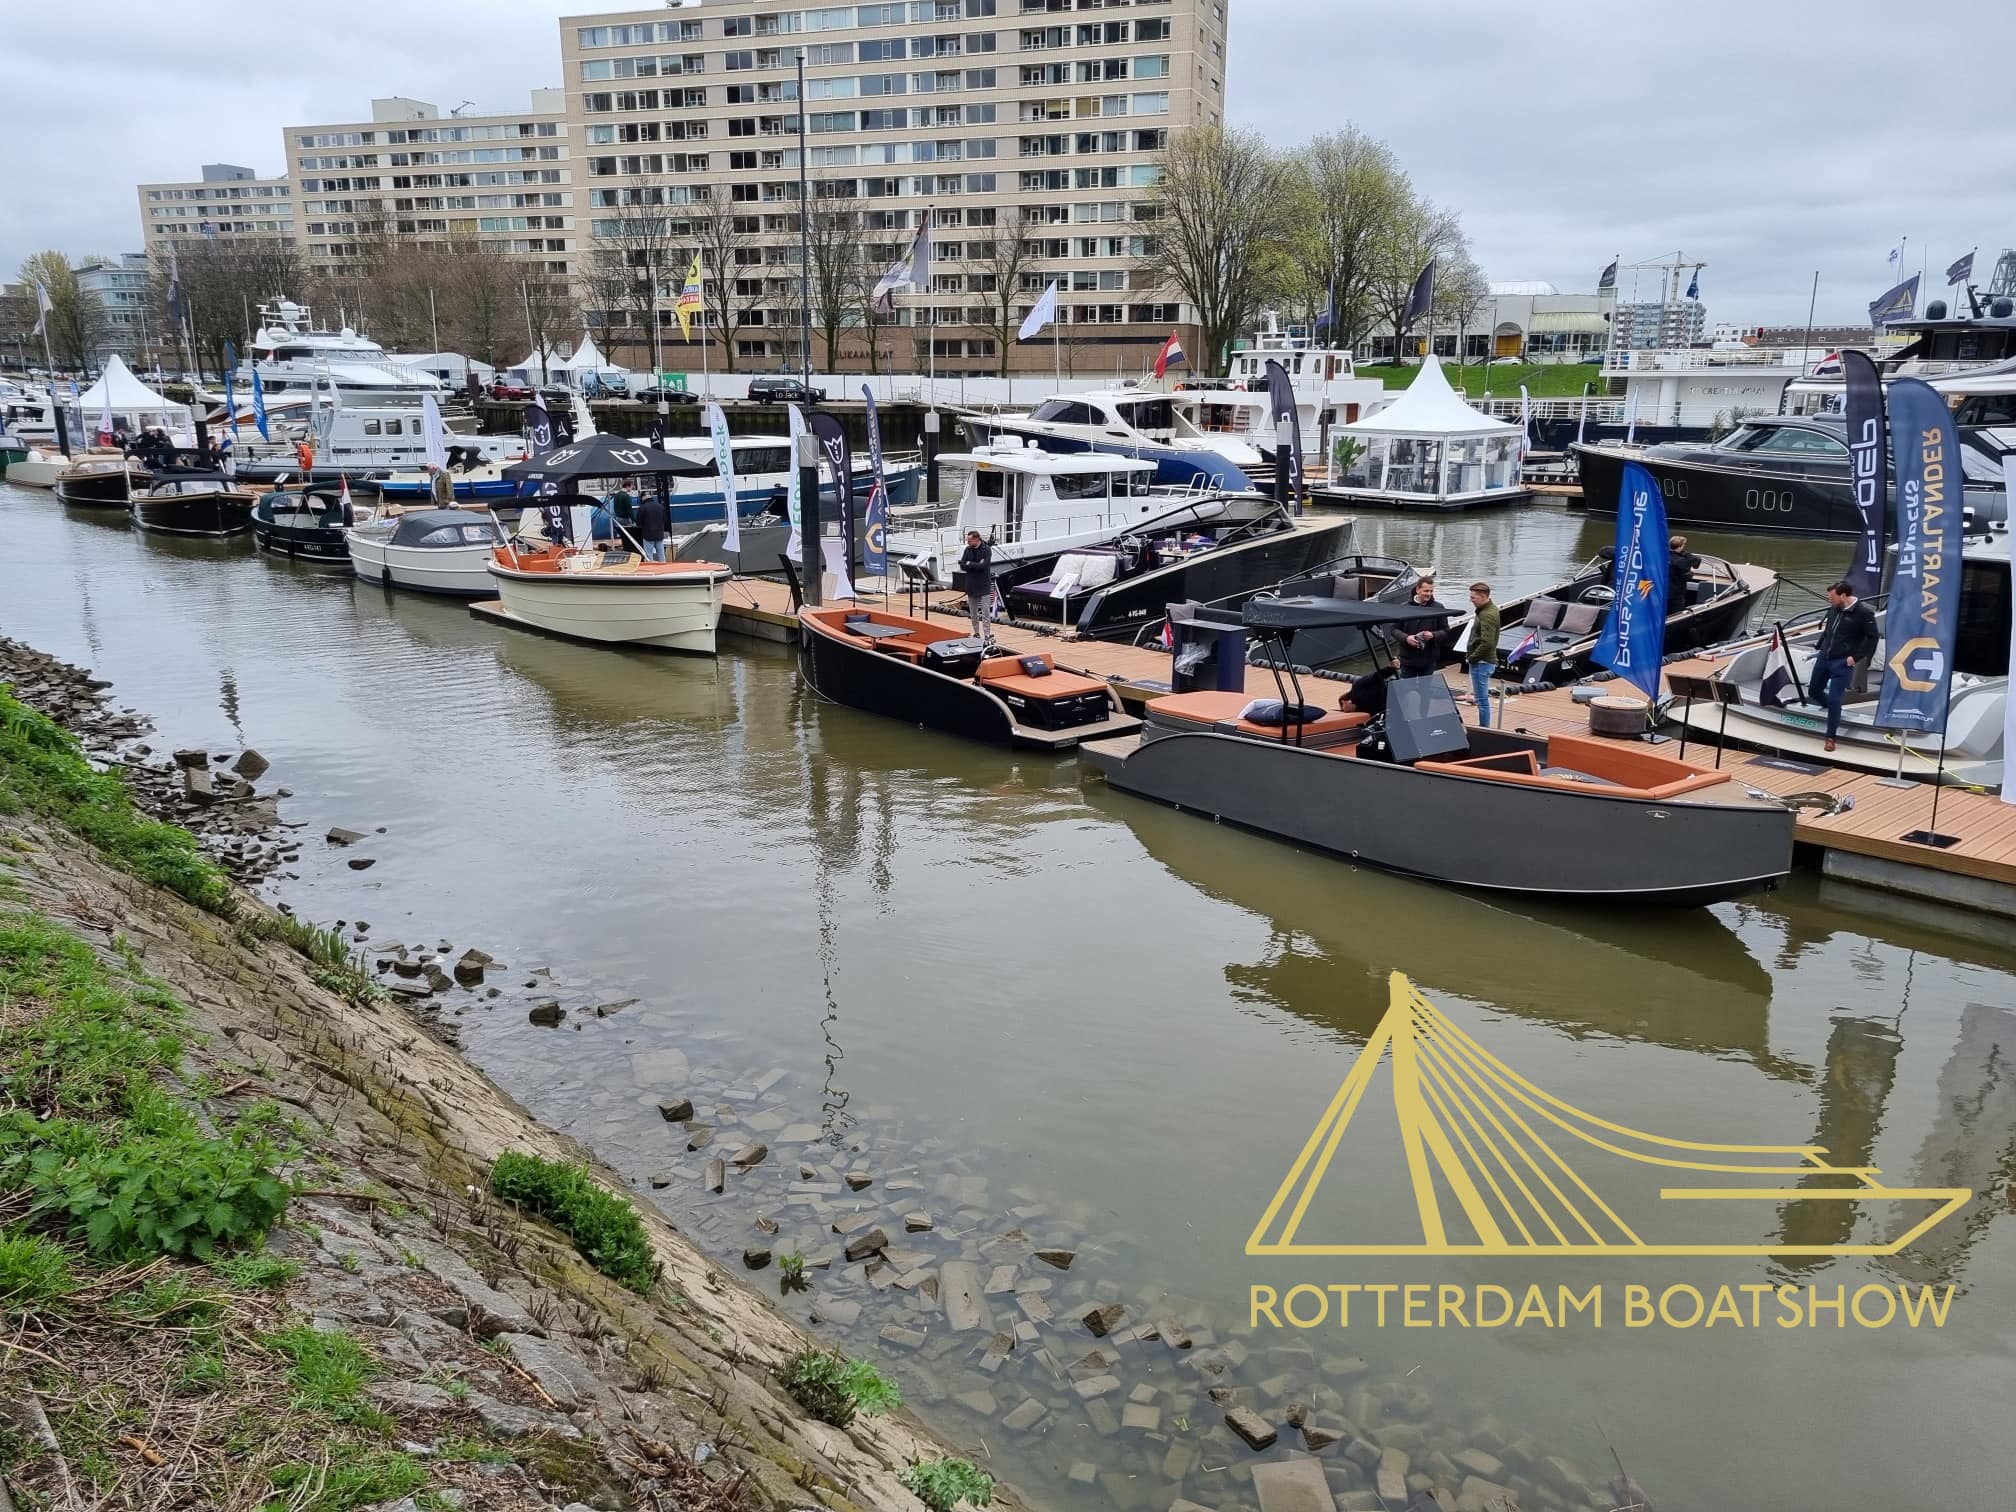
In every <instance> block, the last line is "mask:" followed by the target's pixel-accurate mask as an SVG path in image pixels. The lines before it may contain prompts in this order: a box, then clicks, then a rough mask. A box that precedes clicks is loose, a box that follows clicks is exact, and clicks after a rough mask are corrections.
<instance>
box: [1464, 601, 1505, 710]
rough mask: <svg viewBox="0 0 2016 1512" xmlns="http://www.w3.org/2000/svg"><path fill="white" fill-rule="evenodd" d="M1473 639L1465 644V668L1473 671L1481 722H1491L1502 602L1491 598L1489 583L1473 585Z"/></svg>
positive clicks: (1473, 686)
mask: <svg viewBox="0 0 2016 1512" xmlns="http://www.w3.org/2000/svg"><path fill="white" fill-rule="evenodd" d="M1470 608H1471V612H1472V614H1473V618H1472V619H1471V621H1470V639H1469V641H1468V642H1467V643H1466V644H1465V646H1464V648H1463V668H1464V670H1465V671H1467V672H1468V673H1469V674H1470V691H1471V693H1472V694H1473V695H1474V696H1475V698H1476V700H1477V724H1478V727H1479V728H1480V729H1489V728H1490V726H1491V674H1492V673H1493V672H1496V671H1497V670H1498V631H1499V614H1498V606H1497V605H1496V604H1495V603H1493V602H1492V600H1491V585H1490V584H1489V583H1472V584H1471V585H1470Z"/></svg>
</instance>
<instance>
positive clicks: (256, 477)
mask: <svg viewBox="0 0 2016 1512" xmlns="http://www.w3.org/2000/svg"><path fill="white" fill-rule="evenodd" d="M391 476H392V469H391V468H389V467H362V468H359V467H320V466H318V467H315V468H313V469H311V470H310V471H309V472H308V473H307V474H306V475H305V476H304V475H303V474H302V471H301V468H300V466H299V465H298V464H296V463H289V462H240V463H239V464H238V481H239V482H240V483H277V482H278V481H279V480H280V479H281V478H282V477H285V478H286V480H287V486H288V487H289V488H290V489H299V488H301V487H303V486H304V485H307V484H311V483H327V484H329V485H330V486H331V487H334V486H336V485H338V484H340V483H342V482H343V481H344V480H345V479H348V480H349V483H350V491H351V492H352V493H370V492H375V491H376V489H377V485H378V483H379V481H380V480H382V479H385V478H389V477H391Z"/></svg>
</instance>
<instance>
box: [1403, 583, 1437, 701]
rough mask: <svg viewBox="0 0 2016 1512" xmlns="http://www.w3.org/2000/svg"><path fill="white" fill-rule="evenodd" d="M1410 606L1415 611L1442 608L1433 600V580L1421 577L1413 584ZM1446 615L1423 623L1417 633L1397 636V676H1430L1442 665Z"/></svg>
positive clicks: (1414, 631) (1415, 631)
mask: <svg viewBox="0 0 2016 1512" xmlns="http://www.w3.org/2000/svg"><path fill="white" fill-rule="evenodd" d="M1410 607H1411V608H1415V609H1441V608H1442V604H1441V601H1440V600H1438V599H1437V598H1436V597H1435V580H1434V579H1433V578H1425V577H1424V578H1422V579H1421V580H1420V581H1419V582H1417V583H1416V584H1415V585H1414V597H1413V599H1412V600H1411V601H1410ZM1448 630H1449V616H1448V614H1447V612H1446V611H1445V612H1444V613H1443V616H1442V618H1441V619H1439V620H1427V621H1424V622H1422V624H1421V627H1420V628H1419V629H1417V630H1413V631H1410V632H1409V633H1408V634H1406V635H1403V636H1401V637H1400V675H1401V676H1402V677H1432V676H1434V675H1435V671H1436V669H1437V668H1438V667H1440V666H1441V665H1442V641H1443V638H1444V637H1445V636H1446V635H1447V634H1448Z"/></svg>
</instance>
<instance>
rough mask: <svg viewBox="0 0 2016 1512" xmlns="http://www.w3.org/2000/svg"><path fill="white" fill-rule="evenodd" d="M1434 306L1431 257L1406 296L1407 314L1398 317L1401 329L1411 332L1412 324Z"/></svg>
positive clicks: (1433, 267)
mask: <svg viewBox="0 0 2016 1512" xmlns="http://www.w3.org/2000/svg"><path fill="white" fill-rule="evenodd" d="M1434 304H1435V259H1434V258H1432V257H1431V258H1429V259H1428V266H1427V267H1425V268H1423V269H1422V270H1421V272H1420V274H1419V276H1417V277H1416V278H1415V280H1414V288H1413V291H1412V292H1411V293H1409V294H1408V296H1407V313H1406V314H1405V315H1403V316H1401V317H1400V325H1401V328H1402V329H1403V330H1408V331H1411V330H1413V329H1414V322H1415V321H1417V320H1419V319H1421V317H1422V316H1424V315H1426V314H1427V313H1428V311H1429V310H1430V309H1431V308H1433V306H1434Z"/></svg>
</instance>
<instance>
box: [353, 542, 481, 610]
mask: <svg viewBox="0 0 2016 1512" xmlns="http://www.w3.org/2000/svg"><path fill="white" fill-rule="evenodd" d="M344 539H345V540H347V541H348V542H349V543H350V564H351V566H353V567H354V568H356V570H357V576H359V577H360V578H362V579H364V581H365V582H367V583H384V582H386V581H388V579H389V581H390V583H391V586H392V587H394V588H410V589H413V590H415V591H417V592H420V593H448V594H454V595H456V596H457V597H460V598H488V597H489V596H490V594H491V593H492V591H493V589H492V586H491V583H490V574H489V572H488V570H487V567H488V564H489V561H490V548H489V547H488V546H486V545H471V546H446V547H440V546H436V547H428V548H425V549H422V548H420V547H415V546H388V545H387V544H386V543H385V542H384V541H383V540H380V539H377V538H375V537H374V536H372V535H370V534H368V533H364V532H360V531H355V530H352V531H350V532H348V533H347V534H346V535H345V537H344Z"/></svg>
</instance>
